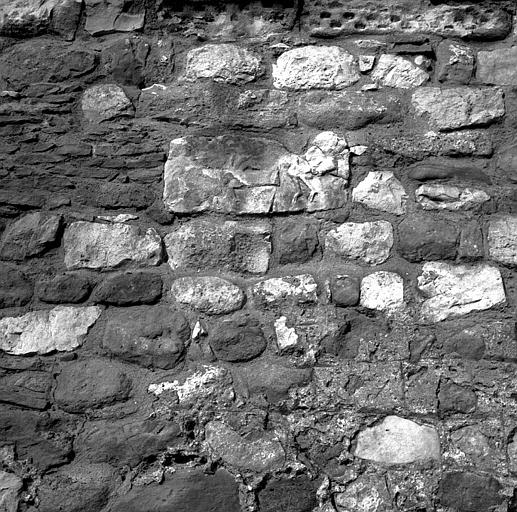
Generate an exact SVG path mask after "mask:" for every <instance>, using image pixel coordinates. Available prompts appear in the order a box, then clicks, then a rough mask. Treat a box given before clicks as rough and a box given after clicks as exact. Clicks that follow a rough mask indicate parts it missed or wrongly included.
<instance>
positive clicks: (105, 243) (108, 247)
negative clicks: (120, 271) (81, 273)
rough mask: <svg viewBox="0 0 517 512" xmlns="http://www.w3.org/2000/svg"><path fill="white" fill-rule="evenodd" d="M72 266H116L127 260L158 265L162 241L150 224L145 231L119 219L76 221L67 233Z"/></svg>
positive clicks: (68, 258) (67, 257)
mask: <svg viewBox="0 0 517 512" xmlns="http://www.w3.org/2000/svg"><path fill="white" fill-rule="evenodd" d="M63 242H64V248H65V265H66V267H67V268H68V269H70V270H72V269H79V268H93V269H104V268H116V267H119V266H120V265H122V264H124V263H133V264H135V265H158V264H159V263H160V262H161V259H162V243H161V238H160V236H159V235H158V233H157V232H156V231H155V230H154V229H153V228H149V229H148V230H147V231H146V232H145V234H143V233H142V232H141V231H140V229H139V228H138V227H136V226H132V225H128V224H122V223H115V224H100V223H96V222H85V221H79V222H73V223H72V224H70V226H68V228H67V229H66V230H65V235H64V237H63Z"/></svg>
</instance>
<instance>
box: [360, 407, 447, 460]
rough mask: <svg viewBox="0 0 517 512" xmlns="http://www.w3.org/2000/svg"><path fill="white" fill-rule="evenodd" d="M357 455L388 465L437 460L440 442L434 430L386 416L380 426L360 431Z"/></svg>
mask: <svg viewBox="0 0 517 512" xmlns="http://www.w3.org/2000/svg"><path fill="white" fill-rule="evenodd" d="M354 455H355V456H356V457H359V458H361V459H366V460H371V461H373V462H380V463H384V464H411V463H414V462H429V461H437V460H440V439H439V437H438V433H437V432H436V430H435V429H434V428H433V427H430V426H427V425H419V424H418V423H415V422H414V421H411V420H407V419H405V418H400V417H399V416H386V418H384V420H382V422H380V423H379V424H378V425H375V426H373V427H369V428H367V429H365V430H363V431H362V432H359V434H358V436H357V444H356V447H355V449H354Z"/></svg>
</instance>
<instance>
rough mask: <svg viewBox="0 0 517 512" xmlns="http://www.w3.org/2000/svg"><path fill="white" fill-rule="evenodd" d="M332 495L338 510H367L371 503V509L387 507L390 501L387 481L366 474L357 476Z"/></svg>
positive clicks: (358, 511) (344, 511)
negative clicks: (342, 489)
mask: <svg viewBox="0 0 517 512" xmlns="http://www.w3.org/2000/svg"><path fill="white" fill-rule="evenodd" d="M334 497H335V503H336V507H337V510H338V512H352V511H354V512H369V509H371V504H372V503H374V508H373V510H376V511H377V510H382V509H383V508H387V509H389V507H390V506H391V501H392V500H391V496H390V493H389V491H388V482H387V481H386V480H385V479H384V478H380V477H377V478H376V477H375V476H373V475H372V476H370V475H367V474H364V475H361V476H359V478H357V479H355V480H354V481H353V482H351V483H350V484H348V485H347V486H346V489H345V490H344V491H343V492H339V493H337V494H335V495H334Z"/></svg>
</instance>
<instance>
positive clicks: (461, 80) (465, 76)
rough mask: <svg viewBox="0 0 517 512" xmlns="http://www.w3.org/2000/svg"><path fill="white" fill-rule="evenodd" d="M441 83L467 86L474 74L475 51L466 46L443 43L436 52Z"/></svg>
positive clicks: (449, 42)
mask: <svg viewBox="0 0 517 512" xmlns="http://www.w3.org/2000/svg"><path fill="white" fill-rule="evenodd" d="M436 58H437V60H438V66H437V73H438V80H439V81H440V82H448V83H453V84H466V83H468V82H469V81H470V79H471V77H472V75H473V73H474V62H475V55H474V51H473V50H472V49H471V48H470V47H469V46H466V45H464V44H460V43H456V42H453V41H447V40H446V41H442V42H441V43H440V44H439V45H438V48H437V50H436Z"/></svg>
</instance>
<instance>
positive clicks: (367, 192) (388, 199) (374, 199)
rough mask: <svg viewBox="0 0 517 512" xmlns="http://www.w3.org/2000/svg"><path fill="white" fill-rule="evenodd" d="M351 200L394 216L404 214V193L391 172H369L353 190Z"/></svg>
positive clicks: (400, 184) (405, 197)
mask: <svg viewBox="0 0 517 512" xmlns="http://www.w3.org/2000/svg"><path fill="white" fill-rule="evenodd" d="M352 199H353V200H354V201H356V202H358V203H361V204H364V205H365V206H368V207H369V208H374V209H376V210H382V211H383V212H388V213H393V214H394V215H402V214H404V213H405V212H406V200H407V194H406V191H405V190H404V187H403V186H402V183H400V181H399V180H398V179H397V178H395V176H394V175H393V172H391V171H374V172H369V173H368V175H367V176H366V178H365V179H364V180H363V181H361V182H360V183H359V184H358V185H357V187H355V188H354V191H353V192H352Z"/></svg>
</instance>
